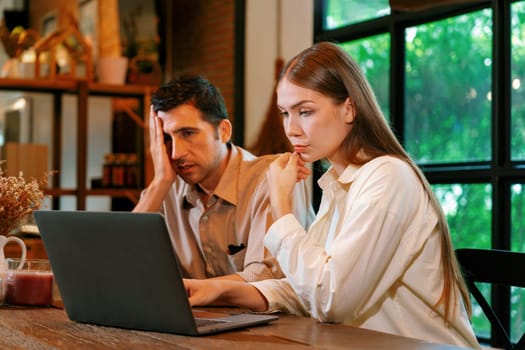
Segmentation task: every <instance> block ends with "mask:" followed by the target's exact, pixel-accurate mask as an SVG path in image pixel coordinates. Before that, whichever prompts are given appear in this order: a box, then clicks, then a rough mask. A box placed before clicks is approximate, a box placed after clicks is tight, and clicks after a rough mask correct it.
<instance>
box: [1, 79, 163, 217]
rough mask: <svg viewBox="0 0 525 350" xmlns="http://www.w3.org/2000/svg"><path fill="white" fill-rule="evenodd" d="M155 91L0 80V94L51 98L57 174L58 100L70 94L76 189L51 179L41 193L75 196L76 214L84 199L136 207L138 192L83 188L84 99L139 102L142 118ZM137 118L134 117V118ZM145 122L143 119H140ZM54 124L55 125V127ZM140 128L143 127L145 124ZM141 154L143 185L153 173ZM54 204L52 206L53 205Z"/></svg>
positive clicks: (80, 82)
mask: <svg viewBox="0 0 525 350" xmlns="http://www.w3.org/2000/svg"><path fill="white" fill-rule="evenodd" d="M154 89H155V87H153V86H147V85H112V84H100V83H96V82H88V81H87V80H85V79H57V80H54V81H52V80H49V79H12V78H0V90H4V91H7V90H11V91H29V92H46V93H50V94H52V95H53V114H54V115H53V120H54V126H53V138H52V139H53V157H52V158H53V165H52V169H54V170H58V171H59V172H60V166H61V157H62V144H61V128H60V123H61V120H62V105H61V104H62V99H61V96H62V95H63V94H74V95H76V96H78V98H77V127H78V129H77V144H76V151H77V153H76V154H77V169H76V183H77V184H78V185H77V188H71V189H67V188H60V184H59V177H58V176H54V177H53V180H52V181H53V184H52V188H49V189H45V191H44V192H45V193H46V194H47V195H51V196H52V197H54V198H57V197H60V196H75V197H76V198H77V210H85V209H86V198H87V196H111V197H115V198H128V199H129V200H130V201H132V202H133V203H136V202H137V200H138V197H139V195H140V190H138V189H109V188H107V189H89V188H87V186H86V185H85V184H86V182H87V181H86V180H87V179H86V178H87V142H88V137H87V130H88V128H87V125H88V120H87V115H88V103H87V99H88V98H89V97H90V96H107V97H118V98H127V97H129V98H138V99H140V100H141V101H142V107H143V110H142V116H141V117H142V118H143V116H146V115H148V113H149V106H150V96H151V93H152V91H153V90H154ZM137 118H138V117H137ZM143 119H146V118H143ZM57 124H58V125H57ZM144 125H147V120H145V122H144ZM147 137H148V135H147V129H146V128H144V140H145V141H144V142H145V143H146V140H147ZM142 148H143V151H144V154H143V159H144V162H143V164H142V165H143V172H144V181H145V182H146V183H147V182H148V181H149V179H151V177H152V173H153V169H152V165H151V158H150V156H149V154H148V153H147V152H146V150H147V149H148V147H146V146H144V147H142ZM56 203H58V201H56V202H54V205H56Z"/></svg>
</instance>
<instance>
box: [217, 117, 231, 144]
mask: <svg viewBox="0 0 525 350" xmlns="http://www.w3.org/2000/svg"><path fill="white" fill-rule="evenodd" d="M219 136H220V138H221V141H222V142H223V143H226V142H228V141H230V139H231V137H232V123H231V122H230V121H229V120H228V119H223V120H221V121H220V123H219Z"/></svg>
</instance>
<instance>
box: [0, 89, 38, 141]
mask: <svg viewBox="0 0 525 350" xmlns="http://www.w3.org/2000/svg"><path fill="white" fill-rule="evenodd" d="M32 107H33V105H32V99H31V97H18V98H16V99H13V100H10V101H8V102H7V103H6V104H5V105H4V106H3V107H2V113H1V114H0V146H3V145H5V144H6V143H8V142H16V143H31V142H33V113H32V112H33V111H32Z"/></svg>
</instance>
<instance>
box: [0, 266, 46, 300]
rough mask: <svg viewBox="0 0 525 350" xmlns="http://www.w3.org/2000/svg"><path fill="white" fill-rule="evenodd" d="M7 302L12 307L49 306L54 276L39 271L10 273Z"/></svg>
mask: <svg viewBox="0 0 525 350" xmlns="http://www.w3.org/2000/svg"><path fill="white" fill-rule="evenodd" d="M6 277H7V278H6V279H7V291H6V296H5V301H6V302H7V303H8V304H11V305H42V306H44V305H49V304H50V303H51V295H52V290H53V274H52V273H51V272H39V271H8V272H7V276H6Z"/></svg>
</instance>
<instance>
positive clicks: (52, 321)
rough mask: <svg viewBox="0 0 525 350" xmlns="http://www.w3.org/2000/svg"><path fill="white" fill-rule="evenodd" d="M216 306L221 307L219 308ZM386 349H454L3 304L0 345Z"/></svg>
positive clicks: (309, 324) (310, 330)
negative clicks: (146, 325) (142, 322)
mask: <svg viewBox="0 0 525 350" xmlns="http://www.w3.org/2000/svg"><path fill="white" fill-rule="evenodd" d="M215 310H217V309H215ZM281 348H286V349H312V348H315V349H319V348H321V349H388V350H396V349H403V350H410V349H417V350H423V349H424V350H450V349H458V348H455V347H452V346H447V345H440V344H430V343H426V342H423V341H419V340H415V339H409V338H404V337H399V336H394V335H390V334H385V333H380V332H374V331H369V330H365V329H360V328H355V327H350V326H342V325H333V324H321V323H318V322H316V321H314V320H312V319H309V318H301V317H293V316H286V315H281V316H280V318H279V320H277V321H274V322H272V323H270V324H268V325H263V326H256V327H251V328H247V329H242V330H238V331H230V332H225V333H219V334H216V335H208V336H201V337H187V336H178V335H174V334H167V333H157V332H144V331H135V330H125V329H118V328H111V327H101V326H94V325H87V324H80V323H76V322H72V321H70V320H69V319H68V317H67V315H66V313H65V312H64V310H61V309H57V308H22V307H18V308H17V307H7V306H2V307H0V349H24V350H31V349H38V350H47V349H75V350H77V349H89V350H92V349H126V350H128V349H141V350H142V349H228V350H235V349H242V350H245V349H265V350H276V349H281Z"/></svg>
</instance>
